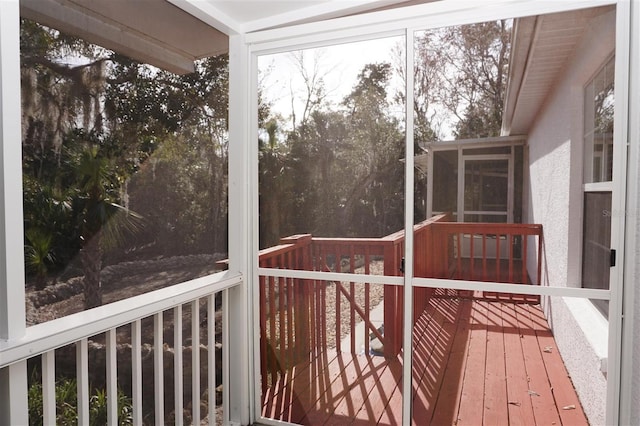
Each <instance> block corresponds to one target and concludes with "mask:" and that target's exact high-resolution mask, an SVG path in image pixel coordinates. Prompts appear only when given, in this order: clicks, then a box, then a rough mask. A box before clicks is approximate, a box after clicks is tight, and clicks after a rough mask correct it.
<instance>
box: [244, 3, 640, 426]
mask: <svg viewBox="0 0 640 426" xmlns="http://www.w3.org/2000/svg"><path fill="white" fill-rule="evenodd" d="M472 3H473V4H472ZM610 4H617V5H618V13H617V16H618V18H617V42H616V47H617V48H619V49H620V50H621V52H620V54H618V55H617V56H616V120H617V122H616V125H615V128H616V129H621V128H622V126H624V125H625V124H626V120H627V119H626V117H621V115H622V113H623V112H625V111H626V106H627V101H626V100H624V99H621V101H620V102H619V101H618V100H619V96H618V92H619V91H622V90H624V89H625V88H626V86H627V85H628V81H627V83H624V84H619V81H621V80H623V79H628V78H629V76H628V74H627V72H628V71H627V70H628V68H627V67H626V66H625V63H626V61H627V60H628V59H627V58H628V54H627V53H626V52H628V44H629V41H628V25H629V24H628V16H629V13H628V12H629V4H628V2H627V1H624V0H622V1H620V2H616V1H613V0H612V1H597V0H596V1H566V2H535V1H530V0H523V1H515V0H514V1H499V0H497V1H488V2H486V3H483V4H481V5H478V4H476V3H475V2H469V3H467V2H447V1H442V2H437V3H433V4H426V5H419V6H409V7H406V8H400V9H397V10H391V11H384V12H381V13H380V12H378V13H370V14H365V15H359V16H353V17H348V18H340V19H336V20H333V21H329V22H327V21H324V22H322V23H311V24H306V25H299V26H294V27H288V28H281V29H273V30H267V31H262V32H256V33H252V34H247V35H246V39H245V41H246V43H247V44H248V47H249V52H248V53H249V54H248V55H247V58H246V61H248V62H251V63H253V64H254V66H253V70H252V71H253V73H254V74H255V73H256V70H255V62H256V59H257V56H258V55H262V54H269V53H276V52H283V51H288V50H295V49H303V48H310V47H318V46H326V45H331V44H338V43H346V42H353V41H359V40H365V39H374V38H381V37H386V36H392V35H401V34H404V35H405V37H406V45H407V52H406V61H407V67H408V68H407V69H411V67H413V54H412V52H413V33H414V31H415V30H417V29H420V30H424V29H428V28H439V27H444V26H450V25H461V24H468V23H474V22H482V21H485V20H490V19H506V18H517V17H523V16H529V15H537V14H543V13H553V12H560V11H567V10H572V9H580V8H586V7H596V6H601V5H610ZM625 17H627V18H625ZM636 19H637V17H636ZM625 30H626V32H625ZM407 76H408V78H407V83H406V84H407V93H413V81H412V73H407ZM247 83H249V84H252V86H251V92H252V98H256V97H257V96H256V93H257V85H256V81H255V78H253V79H251V80H247ZM619 86H622V87H619ZM254 107H255V102H254ZM406 120H407V121H406V123H407V125H406V127H407V129H412V120H413V105H412V103H411V102H408V103H407V106H406ZM246 125H247V127H250V128H251V132H250V139H249V140H257V120H254V121H252V122H249V123H246ZM621 133H622V132H618V134H617V135H616V136H615V137H614V144H615V145H617V146H625V145H626V135H621ZM624 133H626V132H624ZM412 137H413V134H412V132H411V131H410V130H409V131H407V136H406V152H405V158H406V163H405V167H406V172H405V179H406V185H405V188H406V192H405V203H406V204H405V231H406V232H405V235H406V236H407V238H406V240H405V244H406V246H405V266H406V268H407V270H406V271H405V277H407V278H405V279H404V286H405V287H407V289H411V288H412V287H413V286H420V287H422V286H425V287H444V288H457V289H480V288H485V287H484V286H486V285H487V284H486V283H478V282H472V281H455V282H453V281H449V280H437V279H418V278H413V279H411V278H410V277H412V275H413V271H412V265H413V253H412V250H411V249H412V247H413V244H412V243H413V241H412V232H410V231H411V230H412V227H413V220H414V218H413V214H412V211H413V209H412V205H413V158H414V152H413V151H414V150H413V143H412ZM614 151H615V154H614V155H615V156H616V159H614V161H615V162H616V165H617V166H618V167H616V166H614V169H615V170H616V172H615V173H616V177H615V178H614V180H615V182H617V183H616V186H615V187H616V191H614V193H617V194H618V195H617V196H614V198H615V199H614V205H615V206H618V207H621V208H622V209H621V211H624V206H625V197H624V194H625V189H626V185H625V179H626V168H625V167H624V163H625V162H626V150H625V152H622V151H623V150H622V149H617V150H614ZM430 156H431V159H432V158H433V157H432V154H431V152H430ZM256 158H257V148H254V149H253V156H252V157H251V161H252V162H254V160H255V159H256ZM254 167H255V169H256V170H257V165H255V164H254ZM429 173H432V172H431V171H429ZM429 177H432V175H430V176H429ZM429 181H432V179H429ZM252 184H253V185H254V186H255V187H254V188H253V189H252V193H253V196H254V200H256V199H257V179H255V177H254V178H252ZM428 207H431V206H428ZM253 214H254V216H255V217H257V214H258V212H257V208H256V207H255V206H254V209H253ZM254 223H255V221H254ZM615 226H616V227H617V228H616V229H615V230H612V235H613V234H614V233H615V235H616V237H617V238H618V240H617V241H624V239H623V238H622V236H623V235H624V229H625V224H624V219H622V220H619V221H617V223H616V224H615ZM253 244H254V245H255V242H254V243H253ZM256 247H257V246H256ZM618 250H622V251H623V252H624V249H623V248H619V249H618ZM253 253H254V254H253V267H254V270H255V271H258V273H264V274H267V275H272V276H291V277H300V278H312V277H313V278H318V279H335V278H339V277H333V278H330V277H329V275H331V276H333V275H336V274H330V273H313V272H302V271H282V270H278V271H275V270H273V269H268V268H261V269H258V267H257V248H256V249H255V250H254V251H253ZM620 254H621V255H624V253H620ZM620 258H621V260H622V259H624V257H623V256H621V257H620ZM623 265H624V262H620V263H619V264H618V267H616V268H614V270H613V271H612V276H614V277H615V282H617V283H619V285H620V288H618V289H614V290H609V291H607V290H591V289H576V288H556V287H531V286H511V287H510V291H513V292H517V293H520V292H522V293H523V294H543V295H552V296H570V297H582V298H595V299H604V300H607V299H609V300H610V306H611V311H612V314H613V317H615V319H614V320H613V321H610V330H611V332H610V345H609V353H610V357H609V358H610V360H613V359H614V358H615V361H614V362H611V361H610V363H609V370H608V371H609V374H608V395H607V423H610V424H616V423H618V421H619V420H620V411H619V408H620V407H619V406H618V403H619V402H620V388H621V385H620V383H621V376H620V368H619V363H618V361H617V360H618V356H615V355H614V356H611V355H613V354H620V350H621V330H622V320H621V317H622V315H621V311H620V308H621V304H622V302H623V299H622V291H621V290H622V288H621V285H622V282H623V280H622V278H623V275H622V273H623V270H624V267H623ZM316 275H318V276H317V277H316ZM338 275H340V274H338ZM363 279H365V278H363ZM371 279H372V277H370V276H369V277H366V280H367V282H372V281H371ZM348 280H349V281H359V280H358V279H356V278H355V277H354V276H353V275H349V278H348ZM382 280H383V281H386V282H387V283H390V281H391V280H389V277H386V278H382ZM251 281H252V286H253V287H254V291H253V293H252V294H253V295H254V300H253V308H254V309H256V310H257V309H258V308H259V306H258V304H257V299H256V298H255V294H256V293H255V290H256V289H255V287H256V286H257V284H258V281H257V277H256V275H255V274H254V275H253V277H252V280H251ZM394 281H395V279H394ZM489 286H490V287H491V285H489ZM494 286H496V288H495V289H493V291H499V288H498V287H497V286H499V284H495V285H494ZM520 287H522V288H520ZM525 287H526V288H525ZM534 288H535V290H533V289H534ZM412 293H413V292H412V291H405V292H404V295H405V296H404V297H405V301H404V302H405V303H404V306H406V307H411V306H413V303H412ZM411 316H412V313H411V312H410V309H407V310H406V311H405V313H404V320H405V324H410V323H411ZM253 324H254V325H256V322H255V321H254V322H253ZM258 334H259V331H258V330H255V331H254V355H253V356H254V358H257V357H258V356H259V352H258V351H259V345H258V344H257V342H258V339H259V336H258ZM403 346H404V348H405V351H404V353H405V363H404V374H405V378H406V377H411V375H410V373H411V357H410V355H409V354H410V353H411V347H412V335H411V330H410V327H405V330H404V336H403ZM627 356H628V355H622V359H624V360H626V359H627ZM627 362H628V361H627ZM253 366H254V368H255V370H254V372H253V377H254V387H255V388H256V389H259V387H260V386H259V383H257V379H256V378H257V377H259V374H258V373H259V370H258V368H259V367H258V363H257V361H256V362H254V363H253ZM410 382H411V380H404V381H403V388H404V389H403V392H404V394H405V395H409V394H410V391H411V384H410ZM625 386H626V387H625V389H627V391H628V388H629V386H630V385H628V384H627V385H625ZM409 399H410V398H405V399H404V401H403V424H409V422H410V420H408V419H410V414H411V401H409ZM257 401H259V391H258V390H256V393H255V395H254V406H253V409H254V410H255V413H258V412H259V407H258V406H257ZM256 418H258V417H257V416H256ZM259 420H260V421H262V422H264V423H267V424H276V423H278V424H281V422H274V421H272V420H269V419H264V418H259Z"/></svg>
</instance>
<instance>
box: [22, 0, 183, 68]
mask: <svg viewBox="0 0 640 426" xmlns="http://www.w3.org/2000/svg"><path fill="white" fill-rule="evenodd" d="M20 15H21V16H22V17H24V18H27V19H31V20H33V21H35V22H38V23H40V24H43V25H46V26H49V27H51V28H54V29H56V30H58V31H61V32H64V33H68V34H72V35H74V36H77V37H81V38H82V39H84V40H86V41H88V42H90V43H94V44H97V45H99V46H102V47H104V48H106V49H110V50H113V51H116V52H118V53H120V54H122V55H125V56H128V57H130V58H132V59H134V60H137V61H140V62H144V63H147V64H150V65H153V66H156V67H159V68H162V69H165V70H167V71H171V72H174V73H176V74H187V73H190V72H193V71H194V70H195V66H194V60H195V58H193V57H189V56H186V55H184V54H183V53H181V52H176V51H175V50H174V49H172V48H171V47H170V46H168V45H166V44H164V43H162V42H160V41H158V40H156V39H153V38H151V37H150V36H148V35H145V34H143V33H140V32H139V31H136V30H135V29H133V28H130V27H126V26H123V25H119V24H118V23H117V22H115V21H112V20H110V19H108V18H106V17H104V16H95V15H94V14H93V13H92V12H91V11H89V10H87V9H85V8H83V7H82V6H79V5H78V4H76V3H74V2H71V1H68V0H21V1H20Z"/></svg>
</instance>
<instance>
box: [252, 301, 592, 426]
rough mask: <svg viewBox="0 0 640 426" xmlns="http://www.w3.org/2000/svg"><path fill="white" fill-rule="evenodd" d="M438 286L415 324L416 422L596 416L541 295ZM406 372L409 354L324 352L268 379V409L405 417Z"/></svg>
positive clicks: (282, 416) (321, 416)
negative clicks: (516, 297)
mask: <svg viewBox="0 0 640 426" xmlns="http://www.w3.org/2000/svg"><path fill="white" fill-rule="evenodd" d="M434 296H435V297H432V298H431V299H430V300H429V302H428V306H427V309H426V310H425V312H424V314H423V315H421V316H420V318H419V319H418V320H417V322H416V324H415V326H414V330H413V333H414V350H413V354H414V357H413V369H412V371H413V373H412V374H413V395H412V397H413V419H412V423H413V424H414V425H428V424H433V425H452V424H456V425H463V424H471V425H481V424H484V425H520V424H529V425H535V424H537V425H572V426H573V425H583V424H588V422H587V420H586V418H585V415H584V412H583V410H582V408H581V406H580V402H579V401H578V398H577V396H576V393H575V391H574V389H573V386H572V383H571V380H570V378H569V377H568V374H567V371H566V370H565V367H564V364H563V362H562V359H561V357H560V354H559V353H558V350H557V348H556V345H555V341H554V339H553V336H552V334H551V332H550V331H549V326H548V324H547V322H546V320H545V318H544V316H543V314H542V311H541V310H540V307H539V306H538V305H534V304H528V303H513V302H512V301H509V302H505V301H499V300H487V299H475V298H458V297H447V295H445V294H440V296H444V297H438V295H437V294H436V295H434ZM449 296H451V294H449ZM401 377H402V362H401V358H399V357H397V358H393V359H389V360H387V359H385V358H384V357H380V356H370V355H352V354H348V353H336V351H335V350H331V349H329V350H327V351H323V352H318V353H315V354H314V355H313V356H312V357H310V359H309V361H308V362H305V363H302V364H299V365H297V366H296V367H294V368H292V369H290V370H289V371H287V372H286V374H284V375H282V376H280V377H279V379H278V381H277V383H275V384H274V385H273V386H272V387H269V388H268V389H267V391H266V392H265V393H264V395H263V415H264V416H265V417H268V418H272V419H278V420H284V421H288V422H293V423H300V424H306V425H323V424H326V425H348V424H353V425H373V424H379V425H399V424H401V416H402V414H401V413H402V409H401V404H402V395H401V380H402V379H401Z"/></svg>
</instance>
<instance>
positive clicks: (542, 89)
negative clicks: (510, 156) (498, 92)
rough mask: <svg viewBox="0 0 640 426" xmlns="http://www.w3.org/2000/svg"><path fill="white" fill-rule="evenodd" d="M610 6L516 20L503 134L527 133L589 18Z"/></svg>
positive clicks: (568, 60) (605, 10) (569, 57)
mask: <svg viewBox="0 0 640 426" xmlns="http://www.w3.org/2000/svg"><path fill="white" fill-rule="evenodd" d="M610 10H611V8H610V7H599V8H592V9H584V10H577V11H571V12H562V13H554V14H548V15H540V16H536V17H527V18H521V19H518V20H517V21H516V23H515V24H514V29H513V45H512V51H511V58H510V69H509V81H508V89H507V96H506V100H505V109H504V114H503V121H502V134H503V135H524V134H527V133H528V131H529V127H530V126H531V124H532V123H533V121H534V119H535V117H536V115H537V113H538V111H539V110H540V108H541V107H542V105H543V103H544V101H545V99H546V98H547V96H548V94H549V92H550V90H552V89H553V87H554V84H555V82H556V81H557V79H558V78H559V77H560V75H561V74H562V72H563V70H564V69H565V67H566V66H567V64H568V63H570V60H571V58H572V57H573V54H574V52H575V50H576V47H577V46H578V43H579V42H580V41H581V39H582V37H583V35H584V33H585V31H586V30H587V28H588V26H589V22H590V21H591V20H592V19H593V18H594V17H595V16H598V15H601V14H603V13H606V12H608V11H610Z"/></svg>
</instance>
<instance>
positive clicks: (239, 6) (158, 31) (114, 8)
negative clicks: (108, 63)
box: [20, 0, 413, 74]
mask: <svg viewBox="0 0 640 426" xmlns="http://www.w3.org/2000/svg"><path fill="white" fill-rule="evenodd" d="M407 3H413V2H406V1H404V0H280V1H268V0H21V1H20V12H21V16H22V17H24V18H28V19H31V20H33V21H36V22H39V23H41V24H44V25H47V26H49V27H51V28H55V29H57V30H59V31H62V32H65V33H67V34H71V35H74V36H77V37H81V38H83V39H84V40H86V41H89V42H91V43H94V44H97V45H100V46H102V47H105V48H107V49H111V50H114V51H116V52H118V53H121V54H123V55H126V56H129V57H131V58H133V59H135V60H138V61H141V62H145V63H149V64H152V65H155V66H157V67H160V68H163V69H167V70H170V71H172V72H176V73H179V74H183V73H188V72H191V71H193V69H194V65H193V61H194V60H196V59H200V58H204V57H208V56H214V55H218V54H221V53H225V52H227V51H228V47H229V39H228V37H229V35H230V34H239V33H246V32H251V31H258V30H261V29H265V28H273V27H277V26H286V25H293V24H298V23H302V22H310V21H319V20H323V19H329V18H334V17H339V16H346V15H350V14H356V13H363V12H366V11H369V10H374V9H380V8H384V7H395V6H399V5H403V4H407Z"/></svg>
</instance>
